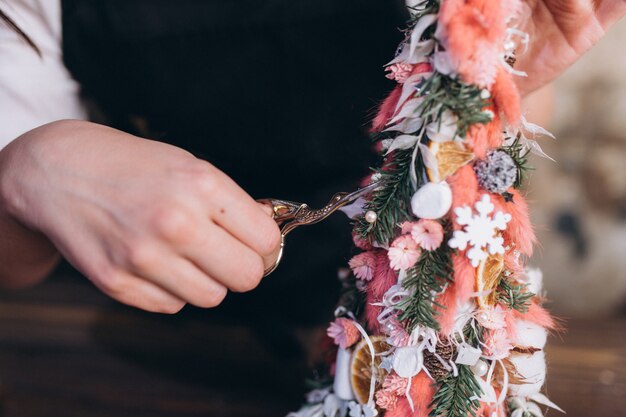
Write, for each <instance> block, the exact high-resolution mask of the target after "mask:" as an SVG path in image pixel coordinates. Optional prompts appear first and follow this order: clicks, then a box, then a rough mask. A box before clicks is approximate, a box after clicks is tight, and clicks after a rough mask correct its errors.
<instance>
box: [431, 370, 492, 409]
mask: <svg viewBox="0 0 626 417" xmlns="http://www.w3.org/2000/svg"><path fill="white" fill-rule="evenodd" d="M457 369H458V371H459V372H458V375H457V376H454V375H453V374H452V373H450V374H448V376H446V377H445V378H444V379H442V380H441V381H439V383H438V384H437V385H438V389H437V393H436V394H435V396H434V397H433V401H432V402H431V404H430V405H431V407H432V409H431V412H430V414H429V417H467V415H468V414H471V415H472V416H476V410H478V408H479V407H480V403H479V401H478V398H479V397H480V395H481V394H482V390H481V388H480V386H479V385H478V382H477V381H476V377H475V376H474V373H473V372H472V370H471V369H470V367H469V366H467V365H457Z"/></svg>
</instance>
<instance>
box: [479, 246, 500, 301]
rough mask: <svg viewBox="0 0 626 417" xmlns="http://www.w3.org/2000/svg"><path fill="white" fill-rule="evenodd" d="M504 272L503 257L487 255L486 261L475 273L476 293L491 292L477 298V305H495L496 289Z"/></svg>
mask: <svg viewBox="0 0 626 417" xmlns="http://www.w3.org/2000/svg"><path fill="white" fill-rule="evenodd" d="M502 271H504V256H502V255H500V254H495V255H489V256H488V257H487V259H485V260H484V261H482V262H481V263H480V265H478V271H476V291H478V292H479V293H481V292H483V291H491V292H490V293H489V294H487V295H481V296H480V297H478V305H479V306H480V307H483V308H484V307H487V306H491V305H494V304H495V303H496V287H497V286H498V283H499V282H500V276H501V275H502Z"/></svg>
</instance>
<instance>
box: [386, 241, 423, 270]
mask: <svg viewBox="0 0 626 417" xmlns="http://www.w3.org/2000/svg"><path fill="white" fill-rule="evenodd" d="M421 253H422V251H421V250H420V248H419V246H418V245H417V242H415V240H413V238H412V237H411V236H406V235H405V236H400V237H398V238H396V240H394V241H393V243H392V244H391V247H390V248H389V251H388V252H387V256H388V257H389V262H390V265H391V268H393V269H395V270H400V269H409V268H410V267H412V266H413V265H415V263H416V262H417V260H418V259H419V257H420V254H421Z"/></svg>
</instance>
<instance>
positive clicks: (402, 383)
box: [383, 372, 409, 397]
mask: <svg viewBox="0 0 626 417" xmlns="http://www.w3.org/2000/svg"><path fill="white" fill-rule="evenodd" d="M408 383H409V379H408V378H402V377H401V376H400V375H398V374H396V373H395V372H392V373H390V374H389V375H387V377H386V378H385V380H384V381H383V390H384V391H388V392H390V393H394V394H396V395H397V396H398V397H403V396H404V395H406V387H407V385H408Z"/></svg>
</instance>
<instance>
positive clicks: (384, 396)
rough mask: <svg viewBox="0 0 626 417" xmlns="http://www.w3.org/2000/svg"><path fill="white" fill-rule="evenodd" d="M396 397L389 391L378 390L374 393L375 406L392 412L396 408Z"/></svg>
mask: <svg viewBox="0 0 626 417" xmlns="http://www.w3.org/2000/svg"><path fill="white" fill-rule="evenodd" d="M397 402H398V397H397V396H396V395H395V394H394V393H392V392H389V391H385V390H380V391H377V392H376V405H377V406H379V407H380V408H382V409H383V410H392V409H394V408H395V407H396V404H397Z"/></svg>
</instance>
